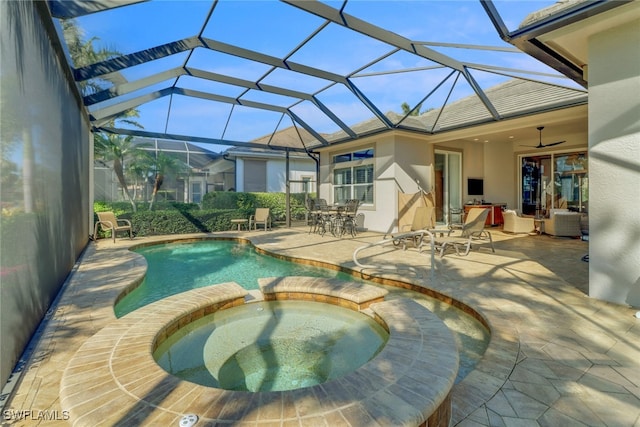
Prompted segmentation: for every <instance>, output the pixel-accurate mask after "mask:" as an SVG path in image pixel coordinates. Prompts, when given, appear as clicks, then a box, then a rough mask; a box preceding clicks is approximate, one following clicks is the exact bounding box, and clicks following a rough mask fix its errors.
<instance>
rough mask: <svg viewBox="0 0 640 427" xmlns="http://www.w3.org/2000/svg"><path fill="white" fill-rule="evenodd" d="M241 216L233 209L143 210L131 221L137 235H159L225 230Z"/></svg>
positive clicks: (133, 216)
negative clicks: (233, 220) (234, 219)
mask: <svg viewBox="0 0 640 427" xmlns="http://www.w3.org/2000/svg"><path fill="white" fill-rule="evenodd" d="M239 217H240V216H239V215H238V212H237V211H236V210H233V209H216V210H207V211H178V210H165V211H141V212H136V213H135V214H133V215H132V217H131V222H132V224H133V231H134V233H136V235H139V236H157V235H163V234H183V233H211V232H214V231H225V230H229V229H230V228H231V219H233V218H239Z"/></svg>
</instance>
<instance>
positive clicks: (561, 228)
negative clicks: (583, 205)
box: [544, 212, 582, 237]
mask: <svg viewBox="0 0 640 427" xmlns="http://www.w3.org/2000/svg"><path fill="white" fill-rule="evenodd" d="M581 219H582V214H580V213H578V212H552V213H551V216H550V217H549V219H547V220H545V221H544V232H545V234H550V235H552V236H558V237H581V236H582V228H581V226H580V221H581Z"/></svg>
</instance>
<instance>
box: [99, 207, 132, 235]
mask: <svg viewBox="0 0 640 427" xmlns="http://www.w3.org/2000/svg"><path fill="white" fill-rule="evenodd" d="M96 215H98V221H96V224H95V227H94V229H93V237H94V239H97V238H98V228H99V229H100V230H101V231H103V232H110V233H111V237H112V238H113V243H115V242H116V234H117V233H118V232H121V231H126V232H128V233H129V239H133V229H132V227H131V221H129V220H128V219H118V218H116V215H115V214H114V213H113V212H96Z"/></svg>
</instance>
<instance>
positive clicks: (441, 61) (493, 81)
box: [48, 0, 586, 151]
mask: <svg viewBox="0 0 640 427" xmlns="http://www.w3.org/2000/svg"><path fill="white" fill-rule="evenodd" d="M553 4H554V2H549V1H534V2H506V1H505V2H501V1H496V2H487V1H484V2H481V1H442V2H439V1H340V2H334V1H328V2H319V1H289V0H285V1H215V0H214V1H127V0H118V1H115V0H100V1H92V2H84V1H76V0H64V1H57V0H50V1H49V2H48V5H49V10H50V11H51V15H52V19H53V20H54V23H55V25H56V27H57V28H58V32H59V35H60V37H61V38H63V39H64V34H66V31H63V28H65V26H68V24H70V23H71V24H72V25H73V26H75V28H76V29H77V30H78V32H79V34H81V37H82V39H83V40H84V41H85V42H87V41H90V44H91V45H92V47H93V48H94V49H95V50H96V51H99V50H102V51H104V52H109V54H107V55H104V57H102V58H100V59H99V60H96V61H93V62H92V61H91V60H90V59H89V60H88V59H87V58H83V59H82V61H83V62H82V63H74V60H73V59H72V55H71V54H70V51H71V49H70V48H69V44H68V42H69V40H67V41H65V42H64V43H63V44H64V48H65V49H66V50H67V52H66V53H67V58H68V61H69V66H70V67H71V70H72V73H73V76H74V79H75V80H76V82H77V84H78V87H79V89H80V90H81V93H82V97H83V102H84V105H85V106H86V108H87V111H88V113H89V117H90V120H91V124H92V126H93V128H94V130H96V131H106V132H114V133H119V134H129V135H136V136H142V137H150V138H162V139H173V140H180V141H190V142H196V143H208V144H219V145H225V146H247V147H263V148H273V149H291V150H296V151H298V150H309V151H312V150H314V149H317V148H319V147H325V146H329V145H332V144H338V143H342V142H346V141H352V140H356V139H358V138H362V137H364V136H367V135H371V134H376V133H380V132H385V131H388V130H392V129H403V130H406V131H410V132H416V133H421V134H428V135H432V134H438V133H441V132H446V131H450V130H455V129H459V128H463V127H469V126H473V125H475V124H479V123H489V122H495V121H501V120H505V119H509V118H514V117H519V116H523V115H530V114H535V113H537V112H545V111H552V110H554V109H559V108H565V107H567V106H572V105H578V104H583V103H586V91H585V90H584V88H583V87H582V85H581V83H582V82H580V81H579V79H569V78H567V77H566V76H565V75H563V74H561V73H560V72H558V71H556V70H555V69H553V68H552V67H549V66H547V65H545V64H544V63H543V62H542V61H540V60H538V59H535V58H533V57H532V56H531V55H530V54H527V53H524V52H523V51H522V50H520V49H518V48H516V47H514V46H513V45H511V44H509V43H507V42H506V41H504V40H503V39H506V38H507V37H505V36H504V34H502V38H501V37H500V36H501V34H499V33H500V31H499V30H500V25H502V26H504V29H506V32H507V33H508V32H509V31H521V30H522V28H521V27H520V26H521V25H523V24H522V23H523V22H526V21H525V20H526V19H527V17H530V16H531V14H532V13H534V12H535V11H536V10H539V9H542V8H544V7H550V6H551V5H553ZM565 12H566V11H565V10H564V9H560V10H559V11H558V13H559V14H562V13H565ZM496 19H497V20H498V21H496ZM526 25H535V22H534V23H533V24H526ZM511 28H513V30H511ZM497 29H498V31H497ZM78 62H80V60H78ZM576 80H578V81H576ZM129 110H134V111H135V112H136V113H137V117H135V118H134V119H133V120H134V121H135V123H131V122H130V121H129V120H123V119H122V114H123V113H125V112H126V111H129Z"/></svg>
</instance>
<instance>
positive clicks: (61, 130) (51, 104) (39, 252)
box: [0, 1, 93, 384]
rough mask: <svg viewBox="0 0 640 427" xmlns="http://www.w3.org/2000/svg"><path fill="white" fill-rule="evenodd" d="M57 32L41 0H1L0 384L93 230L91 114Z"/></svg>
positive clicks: (5, 378) (54, 296) (16, 359)
mask: <svg viewBox="0 0 640 427" xmlns="http://www.w3.org/2000/svg"><path fill="white" fill-rule="evenodd" d="M56 38H57V35H56V31H55V29H54V28H53V26H52V25H51V17H50V16H49V12H48V9H47V5H46V3H44V2H30V1H20V2H17V1H11V2H0V39H1V40H2V43H1V45H2V61H0V79H1V83H2V90H0V104H1V105H2V107H3V108H2V115H0V127H1V128H2V136H3V141H2V144H3V147H2V148H3V149H2V156H3V159H2V160H3V163H2V178H3V185H2V188H1V194H0V199H1V200H2V217H1V225H0V253H1V254H2V256H1V257H0V270H1V272H2V274H1V278H0V287H1V294H2V297H1V298H0V343H1V344H0V383H1V384H4V383H5V382H6V381H7V378H8V377H9V375H10V374H11V371H12V369H13V367H14V365H15V364H16V362H17V361H18V358H19V357H20V355H21V354H22V352H23V350H24V348H25V347H26V346H27V343H28V342H29V339H30V338H31V336H32V334H33V333H34V331H35V330H36V328H37V327H38V324H39V323H40V321H41V320H42V318H43V316H44V315H45V313H46V312H47V309H49V307H50V305H51V304H52V302H53V301H54V299H55V298H56V295H57V294H58V292H59V290H60V288H61V287H62V285H63V283H64V281H65V279H66V277H67V275H68V274H69V272H70V271H71V269H72V268H73V266H74V263H75V261H76V259H77V258H78V256H79V255H80V254H81V252H82V250H83V249H84V247H85V246H86V245H87V242H88V238H89V234H90V233H91V232H92V231H90V230H91V228H92V225H93V224H92V222H93V221H92V219H93V218H92V216H91V210H90V205H91V200H90V199H89V196H90V169H91V168H90V165H91V162H90V159H91V157H90V156H91V154H90V153H91V142H90V141H91V137H90V133H89V124H88V118H87V117H86V116H84V115H83V113H82V111H83V110H82V108H81V106H80V97H79V94H77V93H76V92H75V89H74V88H75V84H74V83H73V82H72V81H71V78H70V76H69V75H68V73H66V72H65V71H66V70H67V68H66V65H65V66H62V65H61V61H60V58H62V57H63V55H64V54H63V53H62V52H61V51H58V50H56V49H57V47H56V46H57V45H56V44H55V43H53V42H52V41H53V40H56ZM5 168H6V169H5ZM9 171H15V173H14V174H11V175H9V174H6V173H7V172H9ZM5 179H8V180H9V182H7V181H6V180H5ZM7 184H9V185H7ZM90 218H91V223H90Z"/></svg>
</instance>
